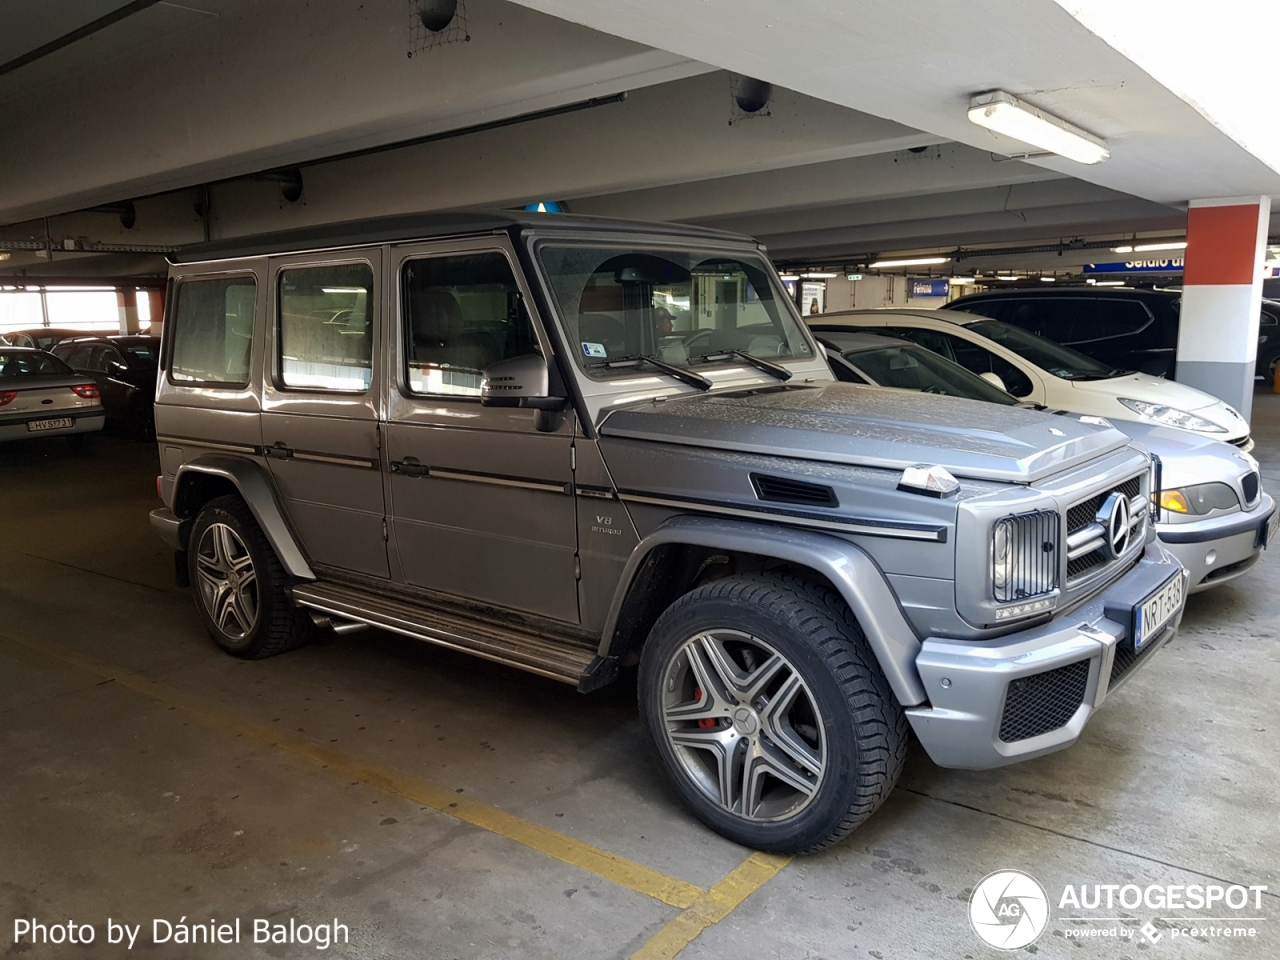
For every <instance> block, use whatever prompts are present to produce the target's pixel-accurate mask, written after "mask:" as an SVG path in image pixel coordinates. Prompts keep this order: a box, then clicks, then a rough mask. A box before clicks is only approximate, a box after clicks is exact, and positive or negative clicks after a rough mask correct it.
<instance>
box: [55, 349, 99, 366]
mask: <svg viewBox="0 0 1280 960" xmlns="http://www.w3.org/2000/svg"><path fill="white" fill-rule="evenodd" d="M58 356H59V357H60V358H61V359H65V360H66V361H67V363H68V365H70V366H71V367H72V369H75V370H88V369H89V368H90V364H91V362H92V361H91V359H90V358H91V357H92V356H93V344H91V343H73V344H71V346H69V347H68V348H67V354H66V356H65V357H64V356H63V355H62V354H59V355H58Z"/></svg>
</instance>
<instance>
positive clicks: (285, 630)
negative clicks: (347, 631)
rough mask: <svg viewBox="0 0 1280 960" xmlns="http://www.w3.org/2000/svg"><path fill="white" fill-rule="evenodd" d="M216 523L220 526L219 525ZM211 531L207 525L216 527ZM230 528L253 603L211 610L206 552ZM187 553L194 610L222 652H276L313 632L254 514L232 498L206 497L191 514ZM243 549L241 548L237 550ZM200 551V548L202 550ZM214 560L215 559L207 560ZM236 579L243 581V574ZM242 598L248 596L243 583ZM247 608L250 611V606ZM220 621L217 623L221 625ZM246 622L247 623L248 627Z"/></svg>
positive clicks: (249, 655)
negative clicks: (249, 576) (244, 565)
mask: <svg viewBox="0 0 1280 960" xmlns="http://www.w3.org/2000/svg"><path fill="white" fill-rule="evenodd" d="M218 525H221V526H220V527H219V526H218ZM215 527H217V529H214V530H213V532H212V533H211V532H210V528H215ZM222 528H229V529H230V530H231V531H232V532H233V533H234V534H235V537H236V538H237V539H238V541H239V548H237V549H236V550H235V551H234V554H235V556H236V558H237V559H238V560H239V561H241V562H243V561H244V560H245V559H247V560H248V563H249V564H250V566H251V569H252V572H253V575H254V577H253V579H254V588H255V589H254V591H253V592H254V597H253V602H252V603H251V604H250V603H248V602H237V603H236V604H235V606H236V611H234V612H232V613H230V614H229V615H228V614H227V613H226V611H225V608H224V609H223V610H222V611H215V610H213V609H211V606H210V605H211V602H214V601H211V594H213V595H214V596H215V597H216V596H217V595H216V593H215V592H214V590H213V588H212V586H211V584H212V581H213V580H214V579H215V578H214V577H213V574H214V573H215V572H216V570H215V567H216V557H212V558H211V556H210V550H209V549H203V548H206V547H210V548H211V549H214V552H215V553H216V548H213V547H212V544H213V541H214V540H216V539H217V538H218V535H219V534H221V533H222ZM188 547H189V549H188V551H187V574H188V577H189V579H190V581H191V587H192V590H193V592H194V594H195V603H196V609H197V610H198V611H199V613H200V619H201V620H202V621H203V622H204V626H205V629H206V630H208V631H209V635H210V636H211V637H213V639H214V641H215V642H216V643H217V644H218V646H220V647H222V649H223V650H225V651H227V653H230V654H233V655H234V656H237V657H243V658H244V659H246V660H257V659H260V658H262V657H271V656H275V655H276V654H277V653H284V652H285V651H286V650H292V649H294V648H295V647H299V646H301V645H302V644H304V643H306V642H307V641H308V640H309V639H310V638H311V634H312V632H313V631H314V629H315V627H314V623H313V622H312V620H311V617H310V616H308V615H307V614H306V612H305V611H302V610H300V609H298V607H296V606H295V605H294V603H293V599H292V597H291V596H290V595H289V589H288V588H289V578H288V576H287V575H286V574H285V571H284V568H283V567H282V566H281V565H280V560H279V558H277V557H276V554H275V551H274V550H272V549H271V544H270V543H268V542H267V538H266V537H265V536H264V535H263V533H262V530H261V529H260V528H259V527H258V523H257V521H256V520H254V518H253V513H252V512H251V511H250V510H249V508H248V506H247V505H246V504H245V502H244V501H243V500H241V499H240V498H239V497H236V496H225V497H217V498H215V499H213V500H210V501H209V502H208V503H206V504H205V505H204V507H203V508H202V509H201V510H200V513H199V514H198V515H197V516H196V519H195V523H194V524H193V525H192V527H191V539H190V541H189V543H188ZM241 548H242V549H241ZM202 549H203V552H202ZM211 561H214V562H211ZM236 577H237V578H239V579H240V582H241V583H242V584H243V583H244V580H245V579H246V578H245V576H244V574H242V573H237V574H236ZM245 589H246V596H247V587H246V588H245ZM250 607H251V609H250ZM220 621H221V623H220ZM245 621H248V623H247V625H246V624H245Z"/></svg>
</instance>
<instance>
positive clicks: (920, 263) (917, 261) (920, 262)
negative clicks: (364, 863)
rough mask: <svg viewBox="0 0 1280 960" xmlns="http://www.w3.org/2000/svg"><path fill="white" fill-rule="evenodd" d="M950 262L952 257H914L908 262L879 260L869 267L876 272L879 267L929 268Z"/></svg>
mask: <svg viewBox="0 0 1280 960" xmlns="http://www.w3.org/2000/svg"><path fill="white" fill-rule="evenodd" d="M950 262H951V258H950V257H913V258H911V259H908V260H877V261H876V262H875V263H870V264H867V266H868V268H870V269H872V270H874V269H876V268H877V267H927V266H932V265H933V264H938V263H950Z"/></svg>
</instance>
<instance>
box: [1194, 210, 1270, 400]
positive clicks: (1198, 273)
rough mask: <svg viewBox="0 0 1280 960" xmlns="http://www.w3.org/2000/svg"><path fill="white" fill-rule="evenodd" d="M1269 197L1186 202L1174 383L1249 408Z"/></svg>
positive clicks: (1251, 394) (1251, 398)
mask: <svg viewBox="0 0 1280 960" xmlns="http://www.w3.org/2000/svg"><path fill="white" fill-rule="evenodd" d="M1270 216H1271V199H1270V198H1269V197H1233V198H1229V199H1222V200H1193V201H1191V207H1190V209H1189V210H1188V211H1187V253H1186V261H1185V267H1184V272H1183V285H1182V308H1181V311H1180V320H1179V323H1178V382H1180V383H1185V384H1187V385H1188V386H1191V387H1196V388H1197V389H1199V390H1203V391H1204V392H1205V393H1209V394H1212V395H1213V396H1215V397H1218V398H1219V399H1221V400H1225V401H1226V402H1227V403H1229V404H1231V405H1232V406H1233V407H1235V408H1236V410H1238V411H1239V412H1240V415H1241V416H1242V417H1244V418H1245V419H1246V420H1248V419H1249V414H1250V412H1251V410H1252V407H1253V374H1254V363H1255V360H1256V358H1257V353H1258V316H1259V312H1260V311H1261V308H1262V267H1263V255H1264V253H1265V251H1266V245H1267V226H1268V223H1269V221H1270Z"/></svg>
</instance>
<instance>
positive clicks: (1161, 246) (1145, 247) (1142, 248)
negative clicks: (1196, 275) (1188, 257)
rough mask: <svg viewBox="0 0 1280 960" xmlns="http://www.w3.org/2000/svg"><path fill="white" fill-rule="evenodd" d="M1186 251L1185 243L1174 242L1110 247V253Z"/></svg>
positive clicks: (1180, 241)
mask: <svg viewBox="0 0 1280 960" xmlns="http://www.w3.org/2000/svg"><path fill="white" fill-rule="evenodd" d="M1185 249H1187V241H1185V240H1174V241H1171V242H1169V243H1139V244H1136V245H1135V244H1131V243H1127V244H1125V245H1124V246H1120V247H1112V248H1111V252H1112V253H1147V252H1148V251H1151V250H1185Z"/></svg>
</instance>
